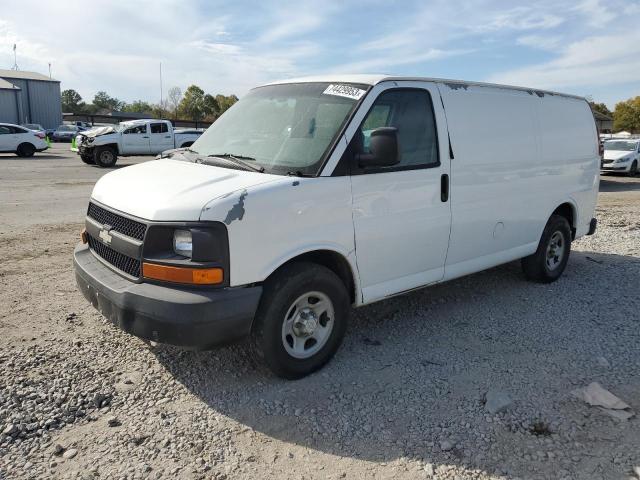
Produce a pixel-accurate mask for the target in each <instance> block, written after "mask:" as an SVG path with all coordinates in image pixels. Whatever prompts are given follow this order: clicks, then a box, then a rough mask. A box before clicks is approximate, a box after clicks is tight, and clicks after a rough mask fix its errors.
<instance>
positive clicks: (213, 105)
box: [203, 93, 220, 120]
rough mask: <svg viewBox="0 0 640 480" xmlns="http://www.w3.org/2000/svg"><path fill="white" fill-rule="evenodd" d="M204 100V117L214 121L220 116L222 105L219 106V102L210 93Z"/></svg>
mask: <svg viewBox="0 0 640 480" xmlns="http://www.w3.org/2000/svg"><path fill="white" fill-rule="evenodd" d="M203 100H204V101H203V107H204V110H203V113H204V116H205V117H206V118H208V119H210V120H214V119H215V117H216V116H218V114H219V113H218V112H219V111H220V105H218V101H217V100H216V98H215V97H214V96H213V95H209V94H208V93H207V94H206V95H205V96H204V99H203Z"/></svg>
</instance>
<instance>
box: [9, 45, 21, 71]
mask: <svg viewBox="0 0 640 480" xmlns="http://www.w3.org/2000/svg"><path fill="white" fill-rule="evenodd" d="M16 48H18V47H17V45H16V44H15V43H14V44H13V67H11V70H20V69H19V68H18V57H17V54H16Z"/></svg>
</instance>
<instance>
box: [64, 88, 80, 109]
mask: <svg viewBox="0 0 640 480" xmlns="http://www.w3.org/2000/svg"><path fill="white" fill-rule="evenodd" d="M60 100H61V102H62V111H63V112H68V113H78V112H81V111H82V109H83V107H84V105H85V103H84V102H83V101H82V97H81V96H80V94H79V93H78V92H76V91H75V90H73V89H68V90H63V91H62V93H61V94H60Z"/></svg>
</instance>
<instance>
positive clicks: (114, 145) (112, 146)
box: [93, 143, 120, 155]
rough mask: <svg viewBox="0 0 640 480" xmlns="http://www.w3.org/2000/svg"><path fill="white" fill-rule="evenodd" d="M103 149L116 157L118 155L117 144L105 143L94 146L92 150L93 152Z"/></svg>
mask: <svg viewBox="0 0 640 480" xmlns="http://www.w3.org/2000/svg"><path fill="white" fill-rule="evenodd" d="M105 147H108V148H110V149H111V150H113V151H114V152H115V154H116V155H120V147H119V146H118V144H117V143H105V144H104V145H95V146H94V147H93V148H94V151H96V150H97V149H99V148H105Z"/></svg>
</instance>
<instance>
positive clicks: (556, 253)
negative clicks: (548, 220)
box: [547, 232, 565, 270]
mask: <svg viewBox="0 0 640 480" xmlns="http://www.w3.org/2000/svg"><path fill="white" fill-rule="evenodd" d="M564 250H565V242H564V235H563V234H562V233H561V232H554V234H553V235H551V239H550V240H549V245H548V246H547V267H548V268H549V270H555V269H556V268H557V267H558V265H560V264H561V263H562V259H563V258H564Z"/></svg>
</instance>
